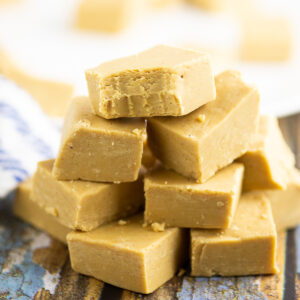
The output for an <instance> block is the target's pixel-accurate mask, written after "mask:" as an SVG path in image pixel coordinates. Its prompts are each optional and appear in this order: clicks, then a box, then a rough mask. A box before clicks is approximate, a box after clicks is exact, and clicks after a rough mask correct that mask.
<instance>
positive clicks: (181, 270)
mask: <svg viewBox="0 0 300 300" xmlns="http://www.w3.org/2000/svg"><path fill="white" fill-rule="evenodd" d="M185 273H186V270H185V269H180V270H179V272H178V273H177V276H178V277H181V276H183V275H184V274H185Z"/></svg>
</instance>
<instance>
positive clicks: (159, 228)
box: [151, 223, 166, 232]
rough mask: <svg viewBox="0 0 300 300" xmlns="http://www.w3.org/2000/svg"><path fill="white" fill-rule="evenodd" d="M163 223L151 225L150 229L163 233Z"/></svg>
mask: <svg viewBox="0 0 300 300" xmlns="http://www.w3.org/2000/svg"><path fill="white" fill-rule="evenodd" d="M165 225H166V224H165V223H152V224H151V228H152V230H153V231H155V232H163V231H165Z"/></svg>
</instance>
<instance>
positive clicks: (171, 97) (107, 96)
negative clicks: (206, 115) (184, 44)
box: [86, 45, 216, 119]
mask: <svg viewBox="0 0 300 300" xmlns="http://www.w3.org/2000/svg"><path fill="white" fill-rule="evenodd" d="M86 79H87V84H88V90H89V97H90V100H91V104H92V107H93V109H94V112H95V113H96V114H97V115H99V116H102V117H104V118H107V119H111V118H119V117H151V116H181V115H186V114H188V113H190V112H191V111H193V110H195V109H197V108H199V107H200V106H202V105H203V104H205V103H207V102H210V101H212V100H214V99H215V96H216V91H215V83H214V78H213V72H212V67H211V61H210V56H209V55H208V54H204V53H201V52H197V51H192V50H185V49H180V48H174V47H169V46H164V45H159V46H156V47H154V48H151V49H149V50H146V51H144V52H141V53H139V54H136V55H133V56H129V57H125V58H120V59H117V60H113V61H110V62H106V63H103V64H101V65H100V66H98V67H96V68H94V69H90V70H87V71H86Z"/></svg>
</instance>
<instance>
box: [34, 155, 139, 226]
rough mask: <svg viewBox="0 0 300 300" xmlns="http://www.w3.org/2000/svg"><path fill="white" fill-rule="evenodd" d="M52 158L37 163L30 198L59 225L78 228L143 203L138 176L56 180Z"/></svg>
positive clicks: (113, 217)
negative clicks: (111, 179)
mask: <svg viewBox="0 0 300 300" xmlns="http://www.w3.org/2000/svg"><path fill="white" fill-rule="evenodd" d="M53 163H54V160H48V161H42V162H40V163H38V167H37V171H36V173H35V175H34V177H33V190H32V199H33V200H34V201H35V202H36V203H38V204H39V205H40V206H42V207H44V209H46V210H47V212H48V213H51V214H52V215H53V216H55V217H56V219H57V220H58V221H59V222H60V223H61V224H63V225H65V226H67V227H69V228H72V229H78V230H82V231H88V230H92V229H94V228H96V227H98V226H99V225H101V224H104V223H107V222H110V221H114V220H117V219H119V218H121V217H126V216H128V215H131V214H133V213H135V212H137V211H138V210H139V209H141V208H142V206H143V204H144V195H143V183H142V180H141V178H140V179H139V180H138V181H135V182H127V183H120V184H114V183H96V182H88V181H81V180H76V181H60V180H57V179H56V178H55V177H54V176H53V174H52V168H53Z"/></svg>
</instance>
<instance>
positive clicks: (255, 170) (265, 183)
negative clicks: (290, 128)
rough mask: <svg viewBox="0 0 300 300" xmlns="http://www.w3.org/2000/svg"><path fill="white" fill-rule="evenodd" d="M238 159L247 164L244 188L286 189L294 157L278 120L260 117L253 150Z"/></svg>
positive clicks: (245, 189)
mask: <svg viewBox="0 0 300 300" xmlns="http://www.w3.org/2000/svg"><path fill="white" fill-rule="evenodd" d="M237 161H238V162H241V163H242V164H244V166H245V176H244V183H243V190H244V191H250V190H257V189H284V188H285V187H286V185H287V181H288V175H287V174H288V170H290V169H292V168H293V166H294V164H295V157H294V155H293V153H292V152H291V150H290V149H289V147H288V145H287V144H286V142H285V140H284V138H283V136H282V134H281V131H280V128H279V125H278V121H277V119H276V118H275V117H271V116H260V120H259V126H258V132H257V134H256V135H255V137H254V140H253V143H252V145H251V147H250V149H249V150H248V151H247V153H246V154H244V155H243V156H242V157H241V158H239V159H237Z"/></svg>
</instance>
